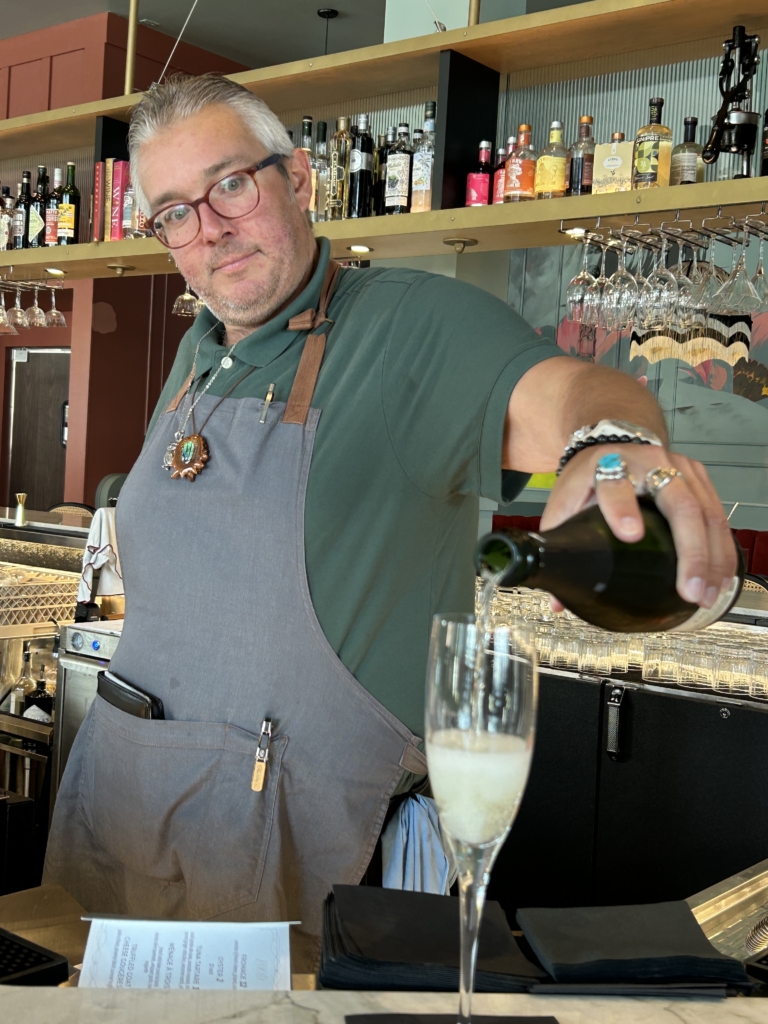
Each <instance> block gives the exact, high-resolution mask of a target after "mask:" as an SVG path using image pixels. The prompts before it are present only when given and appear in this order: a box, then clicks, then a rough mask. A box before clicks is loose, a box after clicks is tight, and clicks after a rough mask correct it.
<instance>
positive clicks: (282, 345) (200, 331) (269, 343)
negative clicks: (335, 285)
mask: <svg viewBox="0 0 768 1024" xmlns="http://www.w3.org/2000/svg"><path fill="white" fill-rule="evenodd" d="M318 249H319V255H318V260H317V267H316V268H315V272H314V274H313V275H312V277H311V278H310V280H309V283H308V284H307V286H306V288H304V290H303V291H302V292H300V293H299V294H298V295H297V296H296V298H295V299H293V301H292V302H291V303H290V304H289V305H288V306H286V307H285V309H284V310H282V311H281V312H280V313H278V314H277V316H275V317H273V318H272V319H271V320H268V321H267V322H266V323H265V324H262V325H261V327H259V328H257V329H256V330H255V331H254V332H253V334H249V335H248V336H247V337H245V338H243V339H242V340H241V341H240V342H238V345H237V352H236V353H235V358H236V359H240V360H242V362H244V363H246V364H247V365H248V366H255V367H262V366H268V365H269V364H270V363H271V362H273V361H274V360H275V359H277V358H278V356H281V355H282V354H283V352H285V350H286V349H287V348H288V347H289V346H290V345H291V344H293V342H294V341H295V340H296V339H297V338H298V337H299V336H300V335H301V334H303V333H305V332H304V331H289V330H288V321H289V320H290V319H291V317H294V316H297V315H298V314H299V313H303V312H304V310H306V309H317V306H318V303H319V302H320V292H321V291H322V288H323V281H324V279H325V271H326V269H327V267H328V261H329V259H330V255H331V243H330V242H329V241H328V239H327V238H321V239H320V240H319V242H318ZM218 323H219V321H218V320H217V319H216V317H215V316H214V315H213V313H211V311H210V310H209V309H207V308H206V309H204V310H203V312H202V313H200V314H199V315H198V316H197V318H196V320H195V322H194V324H193V325H192V327H191V329H190V333H191V335H192V344H193V346H195V345H197V343H198V341H200V340H201V339H202V341H201V344H200V351H199V353H198V357H197V374H196V376H197V377H200V376H201V375H202V374H204V373H207V372H208V371H209V370H210V369H211V368H212V367H214V366H218V364H219V361H220V359H221V355H222V353H223V351H224V349H223V346H222V345H221V337H222V329H221V328H220V327H219V329H218V330H212V328H215V327H216V325H217V324H218Z"/></svg>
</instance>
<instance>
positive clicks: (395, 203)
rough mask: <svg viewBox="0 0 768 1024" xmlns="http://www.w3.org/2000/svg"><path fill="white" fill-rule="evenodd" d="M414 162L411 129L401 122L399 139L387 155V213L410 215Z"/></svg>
mask: <svg viewBox="0 0 768 1024" xmlns="http://www.w3.org/2000/svg"><path fill="white" fill-rule="evenodd" d="M412 162H413V150H412V149H411V142H410V129H409V126H408V124H407V123H406V122H405V121H401V122H400V124H399V126H398V129H397V138H396V139H395V141H394V143H393V144H392V145H391V146H390V147H389V151H388V153H387V180H386V183H385V186H384V212H385V213H387V214H396V213H410V210H411V165H412Z"/></svg>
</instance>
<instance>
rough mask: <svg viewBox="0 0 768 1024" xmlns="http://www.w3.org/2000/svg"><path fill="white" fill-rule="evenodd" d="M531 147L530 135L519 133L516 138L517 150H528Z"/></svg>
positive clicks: (528, 133)
mask: <svg viewBox="0 0 768 1024" xmlns="http://www.w3.org/2000/svg"><path fill="white" fill-rule="evenodd" d="M530 145H531V133H530V132H520V134H519V135H518V136H517V148H518V149H529V148H530Z"/></svg>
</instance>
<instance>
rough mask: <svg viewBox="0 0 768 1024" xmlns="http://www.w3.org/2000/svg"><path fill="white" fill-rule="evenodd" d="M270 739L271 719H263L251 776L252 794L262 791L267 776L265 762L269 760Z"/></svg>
mask: <svg viewBox="0 0 768 1024" xmlns="http://www.w3.org/2000/svg"><path fill="white" fill-rule="evenodd" d="M271 739H272V719H271V718H265V719H264V721H263V722H262V723H261V735H260V736H259V749H258V750H257V751H256V760H255V761H254V764H253V776H252V777H251V789H252V790H253V791H254V793H260V792H261V791H262V789H264V778H265V776H266V774H267V760H268V758H269V743H270V740H271Z"/></svg>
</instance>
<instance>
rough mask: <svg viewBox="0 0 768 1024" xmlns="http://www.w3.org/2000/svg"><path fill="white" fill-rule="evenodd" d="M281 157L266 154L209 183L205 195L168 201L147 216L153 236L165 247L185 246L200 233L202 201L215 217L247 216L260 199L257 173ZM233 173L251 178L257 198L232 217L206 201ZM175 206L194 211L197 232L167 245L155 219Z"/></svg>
mask: <svg viewBox="0 0 768 1024" xmlns="http://www.w3.org/2000/svg"><path fill="white" fill-rule="evenodd" d="M282 159H283V154H282V153H272V154H271V156H268V157H267V158H266V160H262V161H261V163H259V164H256V165H255V166H254V167H243V168H241V169H240V170H237V171H230V172H229V174H225V175H223V177H221V178H219V179H218V181H214V183H213V184H212V185H211V187H210V188H209V189H208V191H207V192H206V193H205V195H204V196H201V197H200V198H199V199H192V200H190V201H189V202H179V203H169V204H168V206H164V207H163V208H162V209H161V210H158V211H157V213H153V214H152V216H151V217H148V218H147V223H148V224H149V230H150V231H151V232H152V234H153V235H154V236H155V238H156V239H157V240H158V242H159V243H160V244H161V245H164V246H165V248H166V249H184V248H185V247H186V246H188V245H191V244H192V243H193V242H194V240H195V239H196V238H197V236H198V235H199V234H200V228H201V227H202V222H201V221H200V207H201V206H202V205H203V203H205V204H206V205H207V206H209V207H210V208H211V210H213V212H214V213H215V214H216V216H217V217H223V218H224V219H225V220H237V219H238V217H247V216H248V213H253V211H254V210H255V209H256V207H257V206H258V205H259V202H260V201H261V193H260V192H259V185H258V182H257V181H256V175H257V173H258V172H259V171H263V170H265V168H267V167H272V166H273V165H274V164H276V163H278V162H279V161H280V160H282ZM234 174H247V175H248V176H249V177H250V178H252V179H253V183H254V185H255V186H256V191H257V192H258V195H259V198H258V199H257V200H256V205H255V206H254V207H253V208H252V209H250V210H249V211H248V213H237V214H235V216H234V217H228V216H227V215H226V213H219V211H218V210H216V209H214V208H213V207H212V206H211V204H210V202H209V201H208V197H209V196H210V194H211V192H213V190H214V189H215V188H216V186H217V185H218V184H219V183H220V182H222V181H224V180H225V179H226V178H231V177H232V176H233V175H234ZM176 206H189V207H190V208H191V209H192V210H194V211H195V214H196V215H197V232H196V233H195V235H194V236H193V237H192V238H190V240H189V241H188V242H184V244H183V245H169V244H168V243H167V242H166V241H164V239H162V238H161V237H160V235H159V234H158V232H157V230H156V228H155V221H156V220H157V219H158V217H160V216H161V215H162V214H164V213H165V212H166V211H167V210H172V209H173V208H174V207H176Z"/></svg>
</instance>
